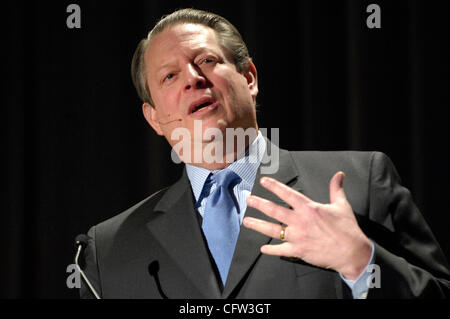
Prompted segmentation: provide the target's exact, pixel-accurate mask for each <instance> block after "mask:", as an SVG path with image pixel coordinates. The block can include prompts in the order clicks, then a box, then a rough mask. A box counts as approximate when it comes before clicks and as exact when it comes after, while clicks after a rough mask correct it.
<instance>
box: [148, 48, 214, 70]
mask: <svg viewBox="0 0 450 319" xmlns="http://www.w3.org/2000/svg"><path fill="white" fill-rule="evenodd" d="M205 51H207V52H209V53H212V54H214V55H217V56H220V54H219V53H218V52H216V50H213V49H210V48H208V47H201V48H198V49H195V50H194V51H193V54H192V55H193V56H194V57H197V56H198V55H200V54H202V53H204V52H205ZM175 64H176V61H175V60H170V61H167V62H163V63H162V64H161V65H159V66H158V67H157V68H156V70H155V71H156V73H159V72H161V70H163V69H165V68H170V67H171V66H172V65H175Z"/></svg>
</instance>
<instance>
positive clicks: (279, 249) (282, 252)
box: [261, 242, 293, 257]
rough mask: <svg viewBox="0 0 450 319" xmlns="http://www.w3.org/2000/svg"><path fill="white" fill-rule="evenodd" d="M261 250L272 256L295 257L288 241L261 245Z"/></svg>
mask: <svg viewBox="0 0 450 319" xmlns="http://www.w3.org/2000/svg"><path fill="white" fill-rule="evenodd" d="M261 252H262V253H263V254H266V255H271V256H281V257H293V254H292V246H291V244H290V243H288V242H285V243H282V244H278V245H264V246H261Z"/></svg>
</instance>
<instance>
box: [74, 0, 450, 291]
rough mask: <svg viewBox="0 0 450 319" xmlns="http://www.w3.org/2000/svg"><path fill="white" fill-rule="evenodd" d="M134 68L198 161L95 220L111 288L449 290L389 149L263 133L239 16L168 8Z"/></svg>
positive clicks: (91, 262)
mask: <svg viewBox="0 0 450 319" xmlns="http://www.w3.org/2000/svg"><path fill="white" fill-rule="evenodd" d="M132 75H133V80H134V84H135V86H136V88H137V91H138V94H139V95H140V97H141V98H142V100H143V107H142V109H143V113H144V116H145V118H146V120H147V121H148V123H149V124H150V125H151V127H152V128H153V129H154V130H155V132H156V133H157V134H159V135H161V136H164V137H165V138H166V139H167V141H168V142H169V143H170V145H171V146H172V147H173V149H174V151H175V152H176V155H177V156H178V158H180V159H181V160H182V161H183V162H184V163H186V167H185V170H184V173H183V175H182V177H181V178H180V180H179V181H178V182H176V183H175V184H174V185H172V186H170V187H168V188H166V189H163V190H161V191H159V192H156V193H155V194H153V195H151V196H150V197H148V198H146V199H144V200H143V201H141V202H140V203H138V204H136V205H135V206H133V207H131V208H130V209H128V210H127V211H125V212H123V213H121V214H119V215H117V216H115V217H113V218H111V219H109V220H107V221H105V222H103V223H100V224H99V225H97V226H94V227H92V228H91V229H90V231H89V233H88V235H89V236H90V237H91V239H90V241H89V245H88V247H87V249H86V252H85V259H86V273H87V275H88V277H89V278H90V280H91V281H92V282H93V285H94V287H95V289H96V290H97V291H98V292H99V294H100V295H101V296H102V297H103V298H348V297H350V298H351V297H353V298H366V297H384V298H413V297H446V296H448V295H449V292H450V282H449V278H450V272H449V269H448V266H447V262H446V260H445V257H444V256H443V254H442V252H441V250H440V248H439V245H438V244H437V242H436V240H435V239H434V237H433V235H432V233H431V231H430V229H429V228H428V226H427V225H426V223H425V221H424V220H423V218H422V216H421V214H420V212H419V211H418V209H417V208H416V206H415V205H414V203H413V202H412V199H411V196H410V193H409V192H408V191H407V190H406V189H405V188H404V187H402V186H401V185H400V181H399V177H398V175H397V173H396V171H395V168H394V167H393V165H392V163H391V162H390V160H389V159H388V158H387V157H386V156H385V155H383V154H381V153H378V152H373V153H369V152H289V151H286V150H278V149H277V148H276V146H274V145H273V144H272V143H271V142H270V141H269V140H267V139H265V138H264V137H263V136H262V135H261V133H260V132H259V131H258V124H257V122H256V113H255V100H256V96H257V94H258V83H257V71H256V67H255V65H254V64H253V63H252V61H251V59H250V57H249V55H248V51H247V48H246V47H245V44H244V42H243V41H242V38H241V36H240V35H239V33H238V31H237V30H236V29H235V28H234V27H233V26H232V25H231V24H230V23H229V22H228V21H227V20H225V19H223V18H222V17H220V16H217V15H214V14H211V13H207V12H203V11H198V10H192V9H186V10H180V11H176V12H174V13H172V14H171V15H169V16H167V17H165V18H163V19H162V20H161V21H160V22H159V23H158V24H157V25H156V26H155V28H154V29H153V30H152V31H151V32H150V33H149V35H148V37H147V38H146V39H144V40H142V41H141V43H140V44H139V46H138V48H137V50H136V53H135V56H134V58H133V63H132ZM236 132H237V133H236ZM180 137H183V140H182V142H179V140H180ZM239 141H240V142H239ZM269 150H271V152H269ZM269 153H270V155H269ZM269 162H270V163H271V164H274V165H271V166H270V167H269V166H267V165H266V164H267V163H269ZM273 167H275V169H273ZM344 176H345V191H344ZM218 220H220V222H221V223H218ZM81 296H82V297H86V298H88V297H92V295H91V293H90V291H89V290H88V289H87V287H86V286H83V287H82V289H81Z"/></svg>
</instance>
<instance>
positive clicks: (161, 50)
mask: <svg viewBox="0 0 450 319" xmlns="http://www.w3.org/2000/svg"><path fill="white" fill-rule="evenodd" d="M204 49H213V50H220V46H219V43H218V41H217V37H216V33H215V32H214V30H213V29H211V28H209V27H206V26H204V25H200V24H177V25H175V26H171V27H168V28H167V29H165V30H164V31H162V32H161V33H159V34H157V35H155V36H154V38H153V39H152V40H151V42H150V44H149V46H148V48H147V51H146V54H145V58H146V60H147V59H148V62H150V64H160V63H161V61H162V60H167V59H168V58H171V55H170V54H168V53H169V52H170V53H171V54H176V53H179V54H190V53H191V52H193V51H201V50H204ZM146 62H147V61H146Z"/></svg>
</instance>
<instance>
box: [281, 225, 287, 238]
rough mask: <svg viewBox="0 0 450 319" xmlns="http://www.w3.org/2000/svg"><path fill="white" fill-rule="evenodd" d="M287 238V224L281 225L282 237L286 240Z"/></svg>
mask: <svg viewBox="0 0 450 319" xmlns="http://www.w3.org/2000/svg"><path fill="white" fill-rule="evenodd" d="M285 238H286V226H281V232H280V239H281V240H283V241H284V240H285Z"/></svg>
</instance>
